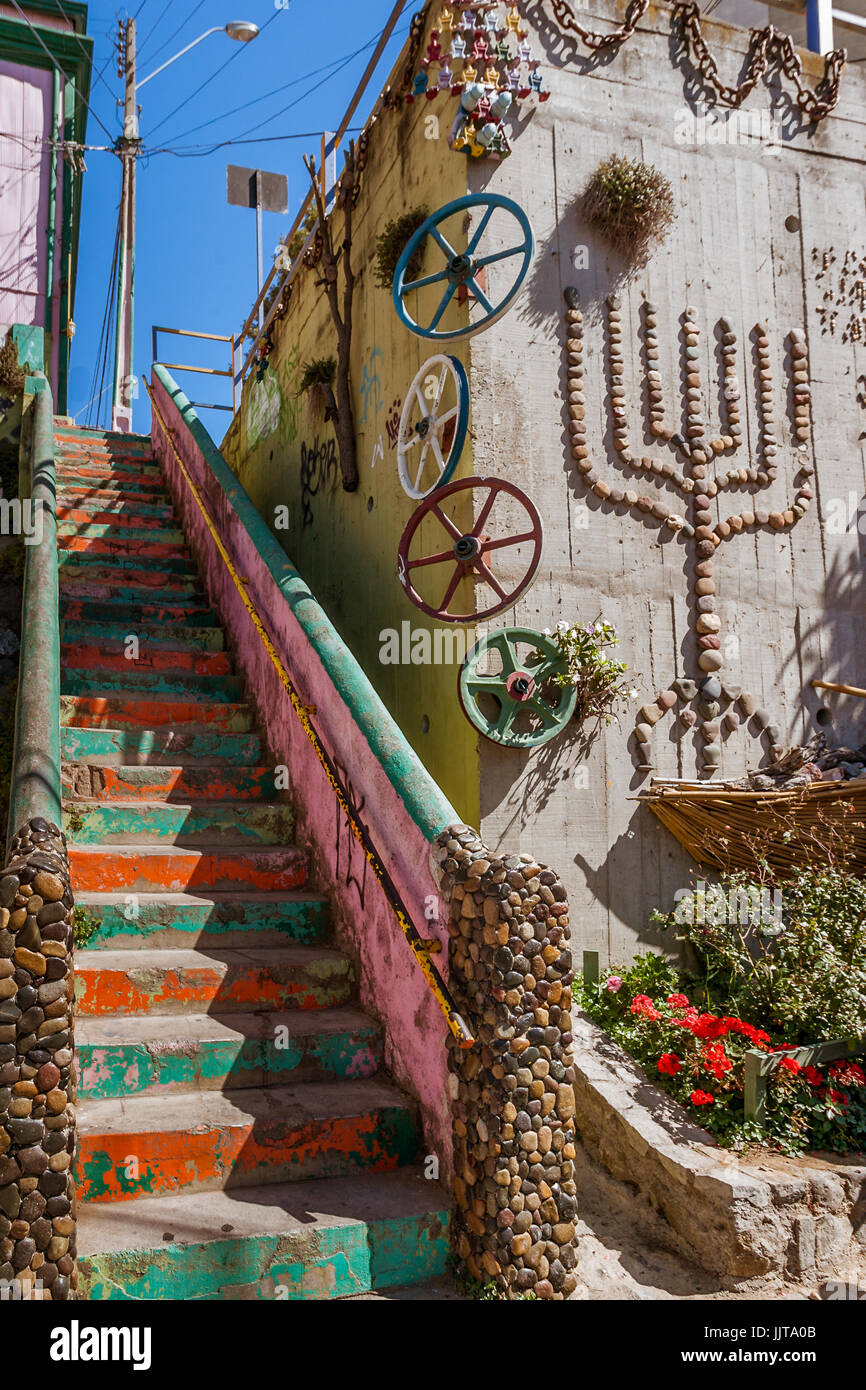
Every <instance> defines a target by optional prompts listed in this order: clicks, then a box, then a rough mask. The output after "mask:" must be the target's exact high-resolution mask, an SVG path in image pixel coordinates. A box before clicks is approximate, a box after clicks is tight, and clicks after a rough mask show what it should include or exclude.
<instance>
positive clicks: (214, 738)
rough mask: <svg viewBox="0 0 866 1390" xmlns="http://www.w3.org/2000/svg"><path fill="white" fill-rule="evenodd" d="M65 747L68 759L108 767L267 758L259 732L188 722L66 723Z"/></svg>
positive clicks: (247, 762)
mask: <svg viewBox="0 0 866 1390" xmlns="http://www.w3.org/2000/svg"><path fill="white" fill-rule="evenodd" d="M60 750H61V756H62V758H63V761H64V762H65V763H75V762H85V763H102V764H103V765H106V766H112V765H114V766H126V765H127V764H128V763H142V764H148V765H151V766H161V765H162V764H165V763H178V762H184V763H191V764H199V765H200V766H203V767H215V766H220V765H229V766H235V767H250V766H253V765H258V764H259V763H261V761H262V744H261V739H260V738H259V736H258V734H219V733H215V732H214V730H213V729H208V728H206V727H204V726H203V725H199V726H196V725H187V726H186V728H184V729H181V730H175V729H76V728H67V727H63V728H61V730H60Z"/></svg>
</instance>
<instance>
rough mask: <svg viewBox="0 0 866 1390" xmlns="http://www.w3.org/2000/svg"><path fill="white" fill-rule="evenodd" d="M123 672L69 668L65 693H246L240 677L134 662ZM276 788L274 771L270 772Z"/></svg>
mask: <svg viewBox="0 0 866 1390" xmlns="http://www.w3.org/2000/svg"><path fill="white" fill-rule="evenodd" d="M129 666H130V669H129V671H128V672H124V671H102V672H100V671H99V670H96V671H89V670H80V671H79V670H74V669H72V670H67V671H64V672H63V674H62V675H61V679H60V684H61V693H62V694H64V695H102V694H105V695H111V694H119V693H120V692H122V691H125V692H126V693H127V694H128V695H130V696H135V695H138V694H139V693H140V692H144V691H148V690H150V691H153V693H154V694H156V695H166V696H169V695H173V696H175V697H184V696H185V697H187V698H189V699H190V700H197V699H204V700H207V701H208V702H210V703H222V704H229V705H233V704H237V703H239V702H240V700H241V699H242V697H243V694H244V682H243V681H242V680H241V679H240V677H239V676H219V677H214V676H194V675H187V674H185V673H184V674H178V675H171V674H168V675H167V674H165V673H164V672H162V671H150V670H145V671H141V670H139V669H138V668H137V667H136V666H135V664H134V663H133V662H130V663H129ZM271 786H272V789H273V773H272V774H271Z"/></svg>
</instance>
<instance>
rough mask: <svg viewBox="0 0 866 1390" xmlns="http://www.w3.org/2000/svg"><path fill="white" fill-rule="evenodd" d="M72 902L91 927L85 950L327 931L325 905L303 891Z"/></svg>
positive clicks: (299, 937) (315, 936) (221, 943)
mask: <svg viewBox="0 0 866 1390" xmlns="http://www.w3.org/2000/svg"><path fill="white" fill-rule="evenodd" d="M75 902H76V906H78V907H79V908H80V909H81V911H82V912H83V913H84V915H85V918H86V920H87V922H88V924H89V925H90V926H91V927H92V929H93V934H92V935H91V937H90V939H89V940H88V942H87V949H88V951H102V950H111V951H118V950H129V951H134V952H139V951H140V950H141V948H142V947H149V948H160V947H179V948H181V949H194V948H195V947H199V948H201V949H202V950H205V949H207V948H208V947H210V946H216V947H223V948H233V947H242V946H251V947H255V946H273V945H275V944H276V943H282V942H296V943H297V944H298V945H299V946H312V945H316V944H318V943H321V942H322V941H324V940H325V939H326V938H327V936H328V934H329V930H328V905H327V903H326V901H325V899H324V898H323V897H319V896H317V895H316V894H315V893H308V892H301V893H250V892H246V891H245V892H244V893H243V894H239V893H237V892H235V893H207V894H186V893H136V894H135V895H134V897H133V896H130V895H127V894H120V893H76V895H75Z"/></svg>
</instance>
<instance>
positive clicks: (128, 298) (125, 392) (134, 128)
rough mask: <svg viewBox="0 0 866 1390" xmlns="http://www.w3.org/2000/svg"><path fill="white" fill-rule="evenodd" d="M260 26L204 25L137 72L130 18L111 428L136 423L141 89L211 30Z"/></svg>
mask: <svg viewBox="0 0 866 1390" xmlns="http://www.w3.org/2000/svg"><path fill="white" fill-rule="evenodd" d="M258 33H259V27H258V25H257V24H252V23H250V21H249V20H246V19H233V20H230V21H229V23H228V24H225V25H222V24H217V25H216V26H215V27H214V28H213V29H206V30H205V32H204V33H203V34H199V36H198V38H197V39H193V41H192V43H188V44H187V46H186V48H182V49H181V50H180V52H179V53H175V55H174V57H173V58H169V59H168V61H167V62H165V63H163V64H162V65H161V66H160V67H158V68H156V69H155V70H154V71H153V72H151V73H149V74H148V76H147V77H143V78H142V79H141V81H140V82H139V81H137V78H136V62H135V20H134V19H128V20H127V21H126V56H125V68H124V71H125V76H126V92H125V99H124V112H123V135H122V137H121V138H120V139H119V140H118V142H117V152H118V154H119V155H120V157H121V160H122V162H123V183H122V188H121V195H120V250H119V266H118V295H117V335H116V347H115V355H114V395H113V397H112V401H113V404H112V411H111V428H112V429H113V430H120V431H123V432H128V431H130V430H131V429H132V382H133V376H132V339H133V304H134V294H135V162H136V160H137V158H138V154H139V148H140V144H141V140H140V137H139V126H138V101H137V97H138V93H139V91H140V90H141V88H142V87H144V86H145V85H146V83H148V82H150V80H151V78H154V77H157V76H158V75H159V73H161V72H165V69H166V68H168V67H171V64H172V63H176V62H177V60H178V58H182V57H183V56H184V54H185V53H189V51H190V49H192V48H195V47H196V46H197V45H198V44H200V43H202V42H203V41H204V40H205V39H208V38H210V36H211V34H227V35H228V37H229V38H230V39H235V40H236V41H237V42H238V43H251V42H252V41H253V39H255V38H257V37H258Z"/></svg>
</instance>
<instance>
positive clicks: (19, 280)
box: [0, 60, 62, 343]
mask: <svg viewBox="0 0 866 1390" xmlns="http://www.w3.org/2000/svg"><path fill="white" fill-rule="evenodd" d="M53 84H54V78H53V74H52V73H51V72H50V71H48V70H43V69H40V68H28V67H23V66H21V65H20V64H18V63H9V62H6V61H3V60H0V132H3V133H2V134H0V324H11V323H23V324H34V325H37V326H38V327H41V328H45V329H46V330H48V331H49V332H51V333H52V341H53V342H54V343H56V342H57V327H58V323H57V318H58V316H59V296H58V291H59V284H60V273H61V263H60V261H61V258H60V247H61V226H62V216H61V199H62V179H58V191H57V209H56V219H55V228H56V233H55V248H54V290H55V300H54V304H55V314H54V319H55V322H54V323H53V324H48V323H46V321H45V317H46V305H47V297H48V283H47V279H48V221H49V216H48V214H49V185H50V173H51V149H50V144H49V142H50V140H51V114H52V89H53Z"/></svg>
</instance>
